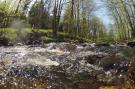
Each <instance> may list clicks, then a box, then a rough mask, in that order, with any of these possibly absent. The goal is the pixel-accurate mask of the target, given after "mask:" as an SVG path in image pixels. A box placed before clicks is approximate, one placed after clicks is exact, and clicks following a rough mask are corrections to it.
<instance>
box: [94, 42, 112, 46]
mask: <svg viewBox="0 0 135 89" xmlns="http://www.w3.org/2000/svg"><path fill="white" fill-rule="evenodd" d="M95 46H97V47H101V46H107V47H108V46H110V44H109V43H105V42H103V43H96V44H95Z"/></svg>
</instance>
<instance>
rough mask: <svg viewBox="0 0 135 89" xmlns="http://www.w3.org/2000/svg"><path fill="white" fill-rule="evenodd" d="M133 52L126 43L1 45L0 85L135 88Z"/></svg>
mask: <svg viewBox="0 0 135 89" xmlns="http://www.w3.org/2000/svg"><path fill="white" fill-rule="evenodd" d="M134 56H135V48H134V47H131V46H129V45H127V44H95V43H91V44H90V43H83V44H73V43H64V42H63V43H48V44H44V45H42V46H40V45H38V46H35V45H34V46H32V45H30V46H25V45H24V46H11V47H3V46H2V47H0V89H135V87H134V75H133V74H135V71H134V70H135V67H133V66H132V67H133V68H132V69H131V68H130V64H131V62H133V61H132V59H133V57H134ZM132 64H133V63H132ZM129 69H130V71H129ZM133 71H134V72H133ZM131 72H133V73H131Z"/></svg>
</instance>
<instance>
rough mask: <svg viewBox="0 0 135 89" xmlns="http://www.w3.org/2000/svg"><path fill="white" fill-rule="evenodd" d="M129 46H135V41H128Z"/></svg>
mask: <svg viewBox="0 0 135 89" xmlns="http://www.w3.org/2000/svg"><path fill="white" fill-rule="evenodd" d="M127 46H129V47H134V46H135V42H128V43H127Z"/></svg>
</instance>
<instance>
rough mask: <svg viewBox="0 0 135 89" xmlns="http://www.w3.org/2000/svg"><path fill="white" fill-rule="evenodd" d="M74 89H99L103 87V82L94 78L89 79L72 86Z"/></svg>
mask: <svg viewBox="0 0 135 89" xmlns="http://www.w3.org/2000/svg"><path fill="white" fill-rule="evenodd" d="M74 85H75V86H76V88H75V89H99V87H101V86H102V85H103V82H100V81H97V79H96V78H89V79H87V80H82V81H79V82H76V83H75V84H74Z"/></svg>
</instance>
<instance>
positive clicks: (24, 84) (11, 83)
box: [0, 77, 48, 89]
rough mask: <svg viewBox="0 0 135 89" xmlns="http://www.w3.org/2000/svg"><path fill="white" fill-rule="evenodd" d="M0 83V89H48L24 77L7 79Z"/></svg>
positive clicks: (36, 81)
mask: <svg viewBox="0 0 135 89" xmlns="http://www.w3.org/2000/svg"><path fill="white" fill-rule="evenodd" d="M0 81H1V82H0V89H48V88H47V85H46V84H45V83H43V82H41V81H39V80H33V79H28V78H25V77H9V78H6V79H4V80H0Z"/></svg>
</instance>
